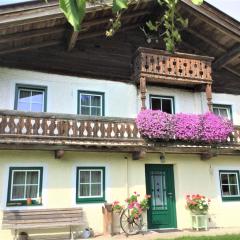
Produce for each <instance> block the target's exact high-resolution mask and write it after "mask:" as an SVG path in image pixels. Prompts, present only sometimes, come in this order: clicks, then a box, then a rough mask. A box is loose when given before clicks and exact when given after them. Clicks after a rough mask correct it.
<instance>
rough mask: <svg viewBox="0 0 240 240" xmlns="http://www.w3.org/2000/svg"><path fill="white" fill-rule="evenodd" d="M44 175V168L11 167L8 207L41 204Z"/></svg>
mask: <svg viewBox="0 0 240 240" xmlns="http://www.w3.org/2000/svg"><path fill="white" fill-rule="evenodd" d="M42 174H43V168H42V167H10V170H9V182H8V198H7V206H16V205H17V206H21V205H23V206H24V205H37V204H41V198H42Z"/></svg>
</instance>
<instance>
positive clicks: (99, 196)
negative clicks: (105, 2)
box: [78, 168, 104, 199]
mask: <svg viewBox="0 0 240 240" xmlns="http://www.w3.org/2000/svg"><path fill="white" fill-rule="evenodd" d="M96 171H99V172H101V182H100V183H92V182H91V181H92V179H91V172H96ZM80 172H90V182H89V183H80V179H81V174H80ZM84 184H88V185H90V188H89V193H90V194H91V185H92V184H101V195H89V196H81V195H80V185H84ZM103 191H104V189H103V170H102V169H98V168H95V169H91V168H89V169H79V170H78V198H80V199H88V198H103Z"/></svg>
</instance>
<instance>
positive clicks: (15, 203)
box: [6, 167, 43, 207]
mask: <svg viewBox="0 0 240 240" xmlns="http://www.w3.org/2000/svg"><path fill="white" fill-rule="evenodd" d="M14 170H23V171H26V170H38V171H40V176H39V177H40V181H39V197H41V198H42V183H43V167H10V168H9V175H8V191H7V203H6V206H7V207H11V206H36V205H42V203H38V202H36V200H33V201H32V204H31V205H27V201H25V200H20V201H17V200H14V201H12V200H11V196H10V195H11V183H12V171H14Z"/></svg>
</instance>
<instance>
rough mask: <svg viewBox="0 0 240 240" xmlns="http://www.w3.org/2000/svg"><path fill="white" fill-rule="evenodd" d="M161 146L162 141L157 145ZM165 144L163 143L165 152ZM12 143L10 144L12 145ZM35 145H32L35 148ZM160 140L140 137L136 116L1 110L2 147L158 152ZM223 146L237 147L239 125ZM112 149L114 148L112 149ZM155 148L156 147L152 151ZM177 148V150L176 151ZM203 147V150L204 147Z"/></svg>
mask: <svg viewBox="0 0 240 240" xmlns="http://www.w3.org/2000/svg"><path fill="white" fill-rule="evenodd" d="M170 144H172V147H171V150H170V152H171V151H173V152H181V151H182V150H179V149H181V148H182V147H184V148H185V149H186V148H188V149H190V150H189V152H191V151H192V150H193V145H194V148H195V150H194V152H196V149H197V148H201V147H204V149H206V147H211V146H209V145H208V144H206V145H205V146H198V145H196V144H190V143H189V144H188V145H186V144H184V143H182V144H181V143H179V142H178V143H176V144H175V145H174V143H170ZM160 145H161V144H160ZM167 145H168V144H167V143H163V145H161V146H164V147H163V148H162V149H163V150H164V151H165V150H166V149H165V147H166V146H167ZM11 146H12V147H11ZM34 146H35V147H34ZM156 146H159V143H156V144H155V143H154V142H152V141H146V140H144V139H143V138H141V136H140V133H139V131H138V129H137V127H136V124H135V119H126V118H109V117H82V116H78V115H71V114H51V113H29V112H27V113H25V112H19V111H10V110H5V111H0V148H2V149H10V148H11V149H18V148H20V149H54V150H55V149H62V148H64V149H69V150H78V149H81V147H84V148H85V150H89V151H90V150H92V149H93V148H94V149H95V150H96V149H98V150H100V149H103V148H104V149H109V150H110V149H112V150H113V151H125V152H133V151H136V150H139V149H145V150H146V149H151V151H157V152H158V151H159V148H155V147H156ZM222 147H223V148H236V147H237V148H238V149H239V150H240V126H237V127H235V129H234V132H233V134H232V137H231V138H229V139H228V143H226V144H223V146H222ZM114 149H115V150H114ZM154 149H155V150H154ZM176 149H178V150H176ZM204 149H203V150H204Z"/></svg>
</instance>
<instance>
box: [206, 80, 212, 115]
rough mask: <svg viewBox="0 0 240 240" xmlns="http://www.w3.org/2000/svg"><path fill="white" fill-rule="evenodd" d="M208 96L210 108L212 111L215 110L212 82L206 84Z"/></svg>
mask: <svg viewBox="0 0 240 240" xmlns="http://www.w3.org/2000/svg"><path fill="white" fill-rule="evenodd" d="M206 97H207V105H208V109H209V111H210V112H212V111H213V109H212V105H213V103H212V84H209V83H208V84H207V85H206Z"/></svg>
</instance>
